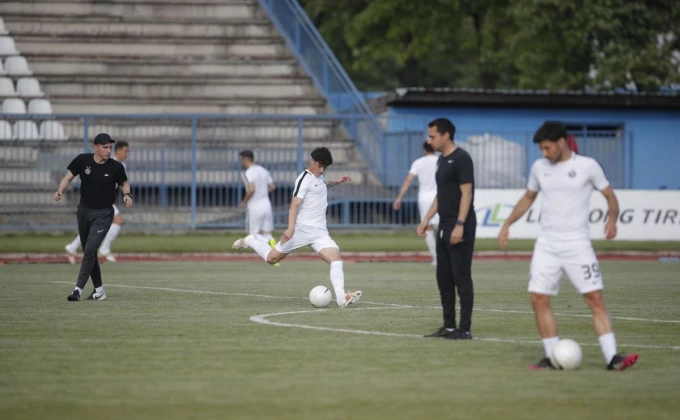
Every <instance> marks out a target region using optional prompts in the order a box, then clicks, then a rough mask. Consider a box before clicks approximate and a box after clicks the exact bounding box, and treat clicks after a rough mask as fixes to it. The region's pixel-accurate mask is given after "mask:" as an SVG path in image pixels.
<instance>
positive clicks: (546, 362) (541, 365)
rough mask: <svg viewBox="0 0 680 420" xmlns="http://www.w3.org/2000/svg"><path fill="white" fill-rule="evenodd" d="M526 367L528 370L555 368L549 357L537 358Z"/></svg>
mask: <svg viewBox="0 0 680 420" xmlns="http://www.w3.org/2000/svg"><path fill="white" fill-rule="evenodd" d="M527 369H529V370H555V369H557V368H556V367H555V366H553V364H552V362H550V359H549V358H547V357H544V358H542V359H541V360H539V361H538V363H536V364H533V365H530V366H527Z"/></svg>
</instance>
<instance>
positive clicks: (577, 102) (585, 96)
mask: <svg viewBox="0 0 680 420" xmlns="http://www.w3.org/2000/svg"><path fill="white" fill-rule="evenodd" d="M383 101H384V102H385V103H386V105H387V106H390V107H405V106H417V107H425V106H430V107H431V106H446V107H456V106H478V107H490V108H496V107H508V106H513V107H524V108H533V107H549V108H619V109H669V110H680V92H659V93H638V92H614V91H612V92H585V91H558V92H549V91H547V90H485V89H455V88H434V89H428V88H399V89H395V90H394V91H393V92H390V93H388V94H387V97H385V98H383Z"/></svg>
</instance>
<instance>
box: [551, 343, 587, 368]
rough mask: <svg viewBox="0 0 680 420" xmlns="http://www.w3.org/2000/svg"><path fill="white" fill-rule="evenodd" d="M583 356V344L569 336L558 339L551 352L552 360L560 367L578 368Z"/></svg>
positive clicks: (554, 364)
mask: <svg viewBox="0 0 680 420" xmlns="http://www.w3.org/2000/svg"><path fill="white" fill-rule="evenodd" d="M582 358H583V353H582V352H581V346H579V344H578V343H577V342H576V341H574V340H570V339H568V338H564V339H562V340H560V341H558V342H557V344H555V345H554V346H553V348H552V351H551V352H550V362H551V363H552V364H553V366H555V367H556V368H558V369H564V370H574V369H578V367H579V366H581V359H582Z"/></svg>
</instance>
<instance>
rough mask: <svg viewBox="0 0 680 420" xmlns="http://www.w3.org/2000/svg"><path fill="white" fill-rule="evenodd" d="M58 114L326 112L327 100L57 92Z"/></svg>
mask: <svg viewBox="0 0 680 420" xmlns="http://www.w3.org/2000/svg"><path fill="white" fill-rule="evenodd" d="M50 98H51V99H52V101H53V107H52V108H53V110H54V112H55V113H57V114H120V113H125V114H201V113H203V114H295V115H315V114H319V113H323V112H325V107H326V101H325V100H323V99H318V98H297V97H291V98H274V99H271V98H239V99H237V100H228V99H225V98H218V99H214V98H201V99H183V98H144V99H139V98H107V99H105V100H103V99H100V98H88V97H73V96H68V95H65V96H54V95H52V96H51V97H50Z"/></svg>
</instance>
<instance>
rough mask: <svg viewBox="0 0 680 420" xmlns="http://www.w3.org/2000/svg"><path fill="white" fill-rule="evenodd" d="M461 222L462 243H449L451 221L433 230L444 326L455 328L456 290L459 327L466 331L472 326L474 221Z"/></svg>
mask: <svg viewBox="0 0 680 420" xmlns="http://www.w3.org/2000/svg"><path fill="white" fill-rule="evenodd" d="M472 219H473V220H472V221H473V222H474V223H473V222H469V223H465V226H463V229H464V230H463V242H461V243H459V244H457V245H451V232H452V231H453V228H454V227H455V224H450V223H449V224H440V226H439V230H438V231H437V285H438V286H439V294H440V296H441V301H442V308H443V310H444V326H445V327H446V328H457V327H456V291H457V292H458V296H459V297H460V329H461V330H466V331H470V326H471V325H472V305H473V303H474V290H473V287H472V253H473V251H474V248H475V233H476V230H477V223H476V220H474V217H473V218H472Z"/></svg>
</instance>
